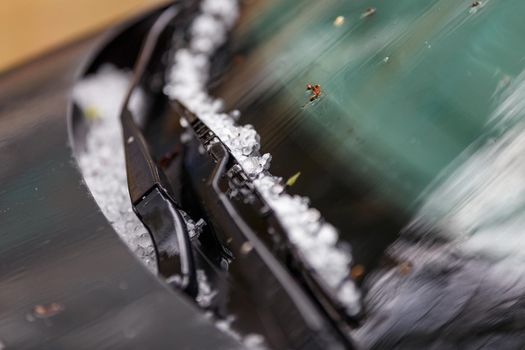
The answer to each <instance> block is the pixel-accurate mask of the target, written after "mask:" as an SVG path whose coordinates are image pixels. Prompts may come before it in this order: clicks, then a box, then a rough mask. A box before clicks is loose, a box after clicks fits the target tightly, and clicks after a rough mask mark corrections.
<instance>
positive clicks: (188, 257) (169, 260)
mask: <svg viewBox="0 0 525 350" xmlns="http://www.w3.org/2000/svg"><path fill="white" fill-rule="evenodd" d="M178 13H179V11H178V9H177V7H176V6H172V7H170V8H168V9H167V10H165V11H164V12H163V13H162V14H161V15H160V16H159V18H158V19H157V20H156V21H155V23H154V25H153V26H152V28H151V30H150V32H149V33H148V36H147V37H146V39H145V42H144V45H143V48H142V50H141V53H140V55H139V58H138V60H137V63H136V65H135V69H134V71H133V79H132V82H131V83H130V86H129V89H128V93H127V96H126V99H125V100H124V103H123V108H122V111H121V115H120V120H121V123H122V131H123V140H124V150H125V158H126V172H127V179H128V188H129V194H130V198H131V202H132V205H133V210H134V211H135V213H136V214H137V216H138V217H139V219H140V220H141V221H142V222H143V223H144V225H145V226H146V228H147V229H148V231H149V233H150V235H151V238H152V240H153V244H154V247H155V252H156V255H157V265H158V271H159V273H160V274H161V275H162V276H164V277H166V278H168V277H173V276H176V278H172V279H171V280H172V282H171V283H174V284H175V285H176V286H177V287H178V288H180V289H182V290H183V291H185V292H186V293H187V294H189V295H190V296H192V297H194V296H195V295H196V294H197V292H198V285H197V274H196V269H195V262H194V256H193V250H192V243H191V239H190V236H189V233H188V230H187V227H186V223H185V221H184V219H183V217H182V215H181V212H180V208H179V206H178V204H177V203H176V201H175V200H174V197H173V195H172V190H171V187H170V185H169V182H168V180H167V179H166V176H165V175H164V174H163V172H162V170H161V169H159V167H158V166H157V164H156V163H155V161H154V160H153V157H152V155H151V152H150V149H149V145H148V144H147V142H146V139H145V138H144V135H143V134H142V131H141V130H140V128H139V127H138V125H137V124H136V123H135V121H134V119H133V116H132V114H131V112H130V108H129V103H130V100H131V96H132V94H133V91H134V90H135V88H136V87H137V86H138V85H139V83H140V82H141V81H142V79H143V77H144V75H145V74H146V68H147V66H148V64H149V62H150V60H151V57H152V55H153V52H154V50H155V47H156V45H157V43H158V41H159V40H158V39H159V37H160V36H161V34H163V33H164V31H165V30H166V29H167V28H168V26H169V24H170V23H171V22H172V21H173V20H174V19H175V18H176V16H177V15H178Z"/></svg>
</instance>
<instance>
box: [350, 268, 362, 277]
mask: <svg viewBox="0 0 525 350" xmlns="http://www.w3.org/2000/svg"><path fill="white" fill-rule="evenodd" d="M364 273H365V267H364V266H363V265H354V266H352V269H351V270H350V276H352V278H353V279H359V278H361V277H362V276H363V275H364Z"/></svg>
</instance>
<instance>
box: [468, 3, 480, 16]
mask: <svg viewBox="0 0 525 350" xmlns="http://www.w3.org/2000/svg"><path fill="white" fill-rule="evenodd" d="M482 6H483V2H481V1H474V2H473V3H472V4H470V9H469V12H470V13H476V12H477V11H478V10H479V9H480V8H481V7H482Z"/></svg>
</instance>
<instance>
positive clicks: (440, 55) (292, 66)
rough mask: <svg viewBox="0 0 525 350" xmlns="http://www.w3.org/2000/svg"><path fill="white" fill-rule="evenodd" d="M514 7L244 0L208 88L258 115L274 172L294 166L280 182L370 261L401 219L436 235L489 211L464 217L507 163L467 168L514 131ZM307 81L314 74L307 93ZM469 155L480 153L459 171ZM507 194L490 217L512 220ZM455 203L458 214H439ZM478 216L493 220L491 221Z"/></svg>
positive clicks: (523, 45)
mask: <svg viewBox="0 0 525 350" xmlns="http://www.w3.org/2000/svg"><path fill="white" fill-rule="evenodd" d="M476 3H478V2H476ZM524 7H525V3H523V2H520V1H517V0H514V1H506V2H504V3H503V2H498V1H493V0H489V1H483V2H479V3H478V4H475V3H473V2H471V1H455V0H440V1H430V0H425V1H412V0H400V1H379V0H377V1H359V2H355V1H354V2H350V1H340V0H326V1H295V0H289V1H267V0H265V1H250V2H248V3H247V4H246V5H245V6H244V10H243V16H242V17H241V21H240V23H239V24H238V26H237V28H236V29H235V31H234V33H233V35H234V38H233V40H232V42H233V44H232V45H234V46H233V52H234V56H233V64H232V66H231V67H230V69H229V70H228V71H227V73H226V75H225V76H224V82H223V83H222V85H220V86H219V87H218V88H217V89H216V91H215V92H214V93H216V94H218V95H219V96H221V97H222V98H224V99H225V101H226V109H227V110H230V109H239V110H240V111H241V113H242V116H241V120H240V122H241V123H243V124H245V123H249V124H253V125H254V126H255V129H256V130H257V131H258V132H259V133H260V135H261V139H262V151H263V152H270V153H271V154H272V156H273V160H272V168H271V172H272V173H273V174H276V175H278V176H283V177H284V179H285V180H286V178H287V177H290V176H292V175H294V174H296V173H297V172H301V175H300V176H299V178H298V179H297V181H296V182H295V184H294V185H293V186H291V187H290V188H289V191H290V192H291V193H299V194H302V195H307V196H308V197H310V199H311V201H312V205H313V206H314V207H316V208H318V209H319V210H320V211H321V212H322V213H323V215H324V216H325V217H326V218H327V219H328V221H330V222H332V223H333V224H335V225H336V226H337V227H338V228H339V230H340V232H341V235H342V236H343V237H344V238H345V239H347V240H348V241H349V242H350V243H352V247H353V249H352V250H353V255H354V256H355V258H356V261H357V262H358V263H363V264H365V265H370V264H373V262H374V261H376V259H377V257H378V256H379V255H380V254H381V252H382V251H383V249H384V248H385V247H386V246H387V245H388V244H389V243H391V242H392V241H393V240H394V239H395V238H396V237H397V236H398V235H399V232H400V231H402V230H403V229H404V228H406V227H407V225H410V224H411V223H412V224H413V225H411V226H410V227H413V228H416V231H418V232H427V231H430V232H435V231H446V233H447V234H449V235H448V236H447V237H456V236H458V235H459V236H461V235H469V234H471V233H474V232H477V231H479V230H480V228H479V227H478V226H479V225H477V224H476V222H479V220H480V216H481V215H482V214H483V213H485V214H486V210H485V211H484V210H478V212H477V213H478V215H477V216H476V215H474V216H473V217H472V215H471V216H469V218H468V219H465V218H464V216H465V215H467V216H468V215H470V214H471V213H472V211H470V209H468V208H470V207H468V205H469V204H468V203H467V202H468V201H469V200H470V199H471V197H470V195H471V194H472V193H475V192H476V191H478V192H479V189H480V188H484V187H485V186H486V185H487V183H490V182H491V181H492V180H493V179H494V176H496V175H495V174H501V173H502V172H503V173H506V172H508V171H507V170H505V169H508V167H505V166H503V165H502V166H500V168H498V169H493V170H492V176H491V175H490V174H486V175H485V177H484V178H482V179H480V180H479V181H478V182H476V183H475V184H472V181H471V179H472V177H475V175H477V174H479V173H480V171H483V169H485V168H487V167H488V166H489V165H490V163H491V160H492V159H494V158H493V157H491V156H490V151H488V150H487V148H488V147H490V145H491V144H493V143H495V142H496V143H497V141H498V140H502V139H503V138H505V137H506V138H509V137H511V140H510V141H508V142H512V140H514V139H512V136H511V135H510V136H509V134H508V132H507V130H510V131H512V133H514V134H515V133H519V130H520V127H519V116H517V117H512V118H508V117H505V116H508V115H509V114H512V113H514V114H519V113H518V112H516V108H521V106H518V107H516V106H514V107H513V106H510V107H507V109H506V110H505V109H504V106H505V103H506V104H507V105H509V104H514V105H516V101H518V100H519V99H518V97H516V96H514V100H513V101H510V102H509V100H508V99H509V96H510V95H511V94H512V91H515V90H516V89H518V90H519V86H520V85H519V84H520V81H521V80H522V78H520V72H521V71H522V70H523V68H524V66H525V60H524V58H525V56H524V52H525V41H523V40H522V38H521V36H522V34H521V33H522V32H523V27H524V24H523V23H524V22H523V20H522V16H521V13H523V10H525V8H524ZM367 9H368V10H367ZM307 84H319V85H320V90H321V91H320V95H319V96H318V97H316V98H314V99H313V101H310V96H311V94H312V92H311V91H307V89H306V85H307ZM514 95H516V94H514ZM511 98H512V97H511ZM505 101H507V102H505ZM518 105H519V104H518ZM501 142H503V143H505V141H501ZM508 142H507V143H508ZM518 143H519V142H518ZM502 147H503V148H504V146H501V145H500V146H499V151H498V153H500V151H501V152H503V153H504V154H505V152H507V151H506V150H505V149H502ZM517 147H520V146H519V145H518V146H517ZM480 152H481V153H483V154H487V152H488V154H489V155H487V156H485V158H483V159H482V160H481V161H479V162H477V163H476V164H475V165H469V168H468V169H467V170H464V168H465V167H467V165H466V164H470V163H469V162H471V161H470V160H471V159H472V158H473V156H476V157H478V155H479V154H480ZM494 152H495V151H494V150H493V151H492V153H493V154H494ZM507 153H508V152H507ZM515 153H516V152H515ZM509 157H510V158H509ZM478 158H479V157H478ZM514 159H515V157H514V158H512V155H509V156H508V157H507V158H506V162H507V163H512V164H513V162H514ZM503 162H504V161H503ZM500 163H501V162H500ZM509 171H510V170H509ZM515 172H519V170H516V171H515ZM513 176H514V178H515V177H516V176H517V175H516V174H514V175H513ZM498 181H503V182H505V181H506V179H505V178H503V179H501V178H500V179H499V180H498ZM507 182H508V181H507ZM507 182H505V183H507ZM514 182H516V181H514ZM468 184H470V185H468ZM469 186H470V187H469ZM513 186H514V188H515V187H516V184H514V185H513ZM450 187H452V189H450ZM519 187H520V188H521V186H519ZM444 189H447V190H448V192H446V193H448V195H446V196H443V195H442V196H441V197H440V198H438V199H435V197H436V196H437V195H438V194H440V193H441V194H443V193H445V192H444ZM508 190H509V188H506V187H505V186H503V187H501V186H500V187H498V188H496V187H495V188H494V191H495V192H494V193H493V194H492V195H485V197H484V198H483V200H485V201H486V203H489V204H487V205H490V203H494V202H493V201H494V198H493V197H497V196H501V195H503V196H504V194H505V193H506V192H508ZM502 191H503V192H502ZM504 198H505V197H504ZM436 201H437V202H438V204H436ZM465 203H467V204H465ZM497 203H499V204H502V201H501V200H500V201H498V202H497ZM512 203H513V204H512V205H511V206H512V208H510V207H509V208H504V209H501V210H500V213H499V214H494V215H492V216H493V219H494V220H496V221H498V220H499V222H501V221H502V220H507V221H508V220H509V215H513V218H514V219H515V218H516V217H521V216H522V215H523V214H522V212H521V209H520V208H522V207H523V205H522V204H523V203H522V202H521V201H519V200H516V201H514V202H512ZM503 204H505V203H503ZM507 204H508V203H507ZM465 205H466V206H467V209H466V211H468V214H465V215H464V216H463V217H461V218H458V217H457V215H455V216H453V217H452V218H451V217H450V213H451V212H455V213H457V209H458V207H461V206H465ZM493 206H494V205H493ZM518 209H519V210H518ZM460 214H461V213H460ZM460 214H458V215H460ZM447 215H448V216H447ZM514 219H513V220H514ZM469 220H470V221H469ZM494 220H493V221H494ZM465 221H466V223H464V222H465ZM451 222H454V223H456V224H453V223H451ZM458 222H460V224H457V223H458ZM482 225H485V226H486V227H492V228H491V230H493V226H494V225H493V222H492V221H490V222H489V221H487V220H484V221H483V224H482ZM491 225H492V226H491ZM507 226H508V225H507ZM469 230H470V231H469ZM450 234H451V236H450ZM483 244H485V245H486V244H487V242H480V243H479V244H478V245H483ZM489 250H491V249H489Z"/></svg>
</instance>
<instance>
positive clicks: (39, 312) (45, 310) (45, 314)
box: [33, 303, 64, 318]
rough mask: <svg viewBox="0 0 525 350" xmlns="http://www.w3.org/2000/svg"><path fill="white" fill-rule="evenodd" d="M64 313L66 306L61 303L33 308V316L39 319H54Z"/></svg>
mask: <svg viewBox="0 0 525 350" xmlns="http://www.w3.org/2000/svg"><path fill="white" fill-rule="evenodd" d="M62 311H64V306H63V305H61V304H59V303H51V304H48V305H41V304H39V305H36V306H35V307H34V308H33V315H34V316H35V317H38V318H49V317H53V316H55V315H57V314H59V313H60V312H62Z"/></svg>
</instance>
